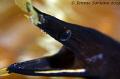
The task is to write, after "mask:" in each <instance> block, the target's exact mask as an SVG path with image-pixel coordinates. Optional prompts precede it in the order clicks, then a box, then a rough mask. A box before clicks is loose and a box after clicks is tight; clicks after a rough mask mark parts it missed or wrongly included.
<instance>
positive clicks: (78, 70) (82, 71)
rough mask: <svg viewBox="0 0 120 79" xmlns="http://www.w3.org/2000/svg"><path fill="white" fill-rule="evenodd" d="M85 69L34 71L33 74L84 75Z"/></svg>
mask: <svg viewBox="0 0 120 79" xmlns="http://www.w3.org/2000/svg"><path fill="white" fill-rule="evenodd" d="M84 72H86V69H64V70H47V71H35V73H43V74H50V73H84Z"/></svg>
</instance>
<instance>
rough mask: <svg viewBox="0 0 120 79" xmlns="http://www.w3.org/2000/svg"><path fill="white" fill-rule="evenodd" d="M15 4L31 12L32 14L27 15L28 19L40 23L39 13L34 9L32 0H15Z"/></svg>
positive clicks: (35, 23)
mask: <svg viewBox="0 0 120 79" xmlns="http://www.w3.org/2000/svg"><path fill="white" fill-rule="evenodd" d="M15 4H16V5H17V6H19V7H20V8H21V9H22V10H23V11H25V12H28V13H30V14H31V16H28V15H25V17H26V16H27V18H28V19H31V21H32V22H33V24H34V25H37V24H38V23H39V17H38V13H37V12H36V11H35V10H34V8H33V5H32V1H31V0H15ZM28 9H29V10H28Z"/></svg>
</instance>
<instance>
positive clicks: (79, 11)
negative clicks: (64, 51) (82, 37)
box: [0, 0, 120, 79]
mask: <svg viewBox="0 0 120 79" xmlns="http://www.w3.org/2000/svg"><path fill="white" fill-rule="evenodd" d="M32 1H33V4H34V6H35V7H37V8H38V9H39V10H40V11H43V12H45V13H48V14H50V15H53V16H55V17H57V18H59V19H61V20H64V21H67V22H70V23H74V24H79V25H83V26H86V27H91V28H94V29H96V30H99V31H100V32H102V33H104V34H106V35H108V36H110V37H111V38H113V39H114V40H116V41H118V42H120V33H119V31H120V26H119V25H120V22H119V21H120V10H119V9H120V4H119V5H116V4H114V5H99V4H98V5H76V4H72V2H73V1H75V3H77V1H81V2H82V1H83V2H87V1H89V2H90V1H91V2H92V1H94V0H32ZM97 1H98V2H99V1H102V0H97ZM105 1H108V2H120V0H105ZM24 14H25V12H23V11H22V10H21V9H20V8H19V7H18V6H17V5H15V2H14V0H0V69H1V68H4V67H7V66H9V65H10V64H12V63H15V62H21V61H26V60H31V59H35V58H40V57H43V56H46V55H52V54H55V53H56V52H57V51H59V49H60V48H61V46H62V45H61V44H60V43H58V42H57V41H55V40H54V39H53V38H51V37H50V36H48V35H46V34H45V33H43V32H41V30H40V29H39V28H37V27H35V26H34V25H32V23H31V22H30V21H29V20H28V19H27V18H26V17H24ZM56 78H57V79H81V78H73V77H72V78H70V77H59V78H58V77H41V76H40V77H38V76H37V77H34V76H24V75H19V74H11V75H9V76H5V77H0V79H56Z"/></svg>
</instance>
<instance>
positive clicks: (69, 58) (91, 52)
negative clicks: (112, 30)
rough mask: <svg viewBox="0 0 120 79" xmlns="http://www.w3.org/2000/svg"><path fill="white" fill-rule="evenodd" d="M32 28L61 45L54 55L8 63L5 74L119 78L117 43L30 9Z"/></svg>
mask: <svg viewBox="0 0 120 79" xmlns="http://www.w3.org/2000/svg"><path fill="white" fill-rule="evenodd" d="M34 9H35V11H36V12H37V13H38V17H39V21H38V24H37V25H36V26H37V27H38V28H40V29H42V30H44V32H46V33H47V34H49V35H50V36H51V37H53V38H54V39H55V40H57V41H59V42H60V43H62V44H63V47H62V48H61V49H60V51H59V52H58V53H57V54H55V55H54V56H47V57H42V58H39V59H33V60H29V61H25V62H18V63H14V64H11V65H10V66H9V67H8V68H7V69H6V70H7V71H8V73H9V74H10V73H18V74H23V75H33V76H65V77H66V76H69V77H83V78H88V79H120V44H119V43H118V42H116V41H114V40H113V39H112V38H110V37H108V36H106V35H104V34H102V33H100V32H98V31H96V30H94V29H91V28H87V27H84V26H81V25H76V24H71V23H67V22H64V21H61V20H59V19H57V18H55V17H53V16H51V15H48V14H46V13H43V12H41V11H39V10H38V9H36V8H35V7H34Z"/></svg>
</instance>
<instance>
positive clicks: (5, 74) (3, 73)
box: [0, 68, 10, 76]
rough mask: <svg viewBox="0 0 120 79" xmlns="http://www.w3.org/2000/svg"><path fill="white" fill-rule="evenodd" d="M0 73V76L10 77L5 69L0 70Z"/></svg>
mask: <svg viewBox="0 0 120 79" xmlns="http://www.w3.org/2000/svg"><path fill="white" fill-rule="evenodd" d="M0 73H2V74H0V76H7V75H10V74H9V73H8V71H7V68H3V69H1V70H0Z"/></svg>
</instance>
